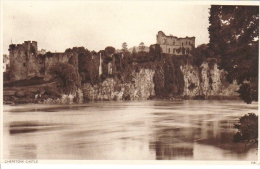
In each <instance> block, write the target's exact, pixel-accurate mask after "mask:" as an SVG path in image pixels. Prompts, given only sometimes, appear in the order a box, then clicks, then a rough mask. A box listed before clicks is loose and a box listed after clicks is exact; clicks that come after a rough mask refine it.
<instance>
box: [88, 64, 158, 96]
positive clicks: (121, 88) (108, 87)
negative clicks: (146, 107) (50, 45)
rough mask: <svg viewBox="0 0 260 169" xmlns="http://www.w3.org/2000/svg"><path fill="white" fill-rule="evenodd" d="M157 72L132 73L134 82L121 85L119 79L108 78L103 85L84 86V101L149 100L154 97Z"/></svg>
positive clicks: (145, 70)
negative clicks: (154, 78) (154, 80)
mask: <svg viewBox="0 0 260 169" xmlns="http://www.w3.org/2000/svg"><path fill="white" fill-rule="evenodd" d="M154 73H155V71H154V70H151V69H141V70H140V72H135V71H133V72H131V74H132V76H131V77H132V81H131V82H128V83H121V81H119V80H118V79H114V78H107V79H105V80H104V81H103V82H102V83H99V84H96V85H93V86H92V85H91V84H89V83H86V84H84V86H83V94H84V99H85V100H89V101H96V100H147V99H149V97H151V96H154V95H155V92H154V82H153V76H154Z"/></svg>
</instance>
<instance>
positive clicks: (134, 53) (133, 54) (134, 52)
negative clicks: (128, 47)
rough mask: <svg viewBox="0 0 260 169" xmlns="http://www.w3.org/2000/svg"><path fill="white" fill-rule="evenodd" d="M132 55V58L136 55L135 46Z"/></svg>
mask: <svg viewBox="0 0 260 169" xmlns="http://www.w3.org/2000/svg"><path fill="white" fill-rule="evenodd" d="M132 57H133V58H136V57H137V52H136V49H135V47H134V48H133V52H132Z"/></svg>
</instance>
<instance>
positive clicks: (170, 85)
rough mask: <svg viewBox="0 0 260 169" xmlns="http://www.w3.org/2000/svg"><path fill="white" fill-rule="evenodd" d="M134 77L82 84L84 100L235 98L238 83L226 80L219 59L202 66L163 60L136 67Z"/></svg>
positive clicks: (133, 72)
mask: <svg viewBox="0 0 260 169" xmlns="http://www.w3.org/2000/svg"><path fill="white" fill-rule="evenodd" d="M129 73H130V74H131V78H132V80H130V81H129V82H125V83H122V82H121V81H119V80H118V79H116V78H107V79H105V80H104V81H103V82H102V83H98V84H96V85H93V86H92V85H91V84H90V83H86V84H84V86H83V95H84V99H85V100H89V101H95V100H147V99H149V98H151V97H153V96H158V97H160V96H162V97H171V98H180V97H185V98H188V99H196V98H202V99H218V98H229V97H230V98H234V97H237V96H238V94H237V93H236V92H235V91H236V90H238V88H239V86H238V85H237V84H236V82H234V83H233V84H229V83H227V82H226V81H225V77H224V75H225V72H224V71H223V70H219V69H218V67H217V64H216V63H206V62H204V63H202V64H201V66H200V67H198V66H195V65H194V64H191V63H190V62H186V63H182V64H180V62H178V63H174V60H171V59H170V60H169V59H168V60H164V61H162V62H161V63H159V64H157V66H155V67H154V68H150V69H144V68H141V69H140V71H139V72H136V71H135V69H133V70H132V72H129Z"/></svg>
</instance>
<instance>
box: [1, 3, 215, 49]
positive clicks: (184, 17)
mask: <svg viewBox="0 0 260 169" xmlns="http://www.w3.org/2000/svg"><path fill="white" fill-rule="evenodd" d="M209 8H210V6H209V5H194V4H193V5H185V4H176V3H175V2H169V1H162V2H148V1H142V2H138V1H135V2H129V1H128V2H122V1H117V2H109V3H108V2H100V1H99V2H86V1H85V2H58V1H56V2H51V1H47V2H46V1H45V2H24V1H21V2H4V3H3V45H4V50H3V52H4V53H8V46H9V44H10V43H11V39H12V42H13V43H14V44H20V43H23V42H24V41H26V40H34V41H37V42H38V49H46V50H47V51H51V52H55V51H57V52H63V51H65V49H67V48H71V47H74V46H84V47H85V48H87V49H89V50H96V51H99V50H102V49H104V48H105V47H107V46H113V47H115V48H116V49H121V48H122V47H121V46H122V43H123V42H126V43H127V44H128V47H129V48H130V47H132V46H137V45H139V44H140V42H144V44H145V45H146V46H150V45H151V44H154V43H156V34H157V33H158V31H160V30H161V31H163V32H164V33H165V34H166V35H169V34H172V35H174V36H178V37H185V36H195V37H196V46H197V45H199V44H202V43H208V42H209V38H208V36H209V35H208V30H207V28H208V26H209V22H208V16H209Z"/></svg>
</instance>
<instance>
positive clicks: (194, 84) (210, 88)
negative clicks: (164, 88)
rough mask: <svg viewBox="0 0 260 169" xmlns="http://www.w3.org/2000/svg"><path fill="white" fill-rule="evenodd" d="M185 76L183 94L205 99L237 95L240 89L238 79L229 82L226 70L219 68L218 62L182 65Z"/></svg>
mask: <svg viewBox="0 0 260 169" xmlns="http://www.w3.org/2000/svg"><path fill="white" fill-rule="evenodd" d="M181 71H182V72H183V77H184V84H185V85H184V92H183V96H187V97H188V98H195V97H197V96H203V97H205V99H208V98H214V97H217V96H218V97H225V98H228V97H232V98H233V97H237V96H238V93H236V91H237V90H238V89H239V86H238V85H237V83H236V81H234V82H233V83H232V84H229V83H227V82H226V80H225V72H224V71H223V70H219V69H218V67H217V64H216V63H206V62H203V63H202V64H201V66H200V67H196V66H194V65H191V64H189V63H188V64H186V65H182V66H181Z"/></svg>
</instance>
